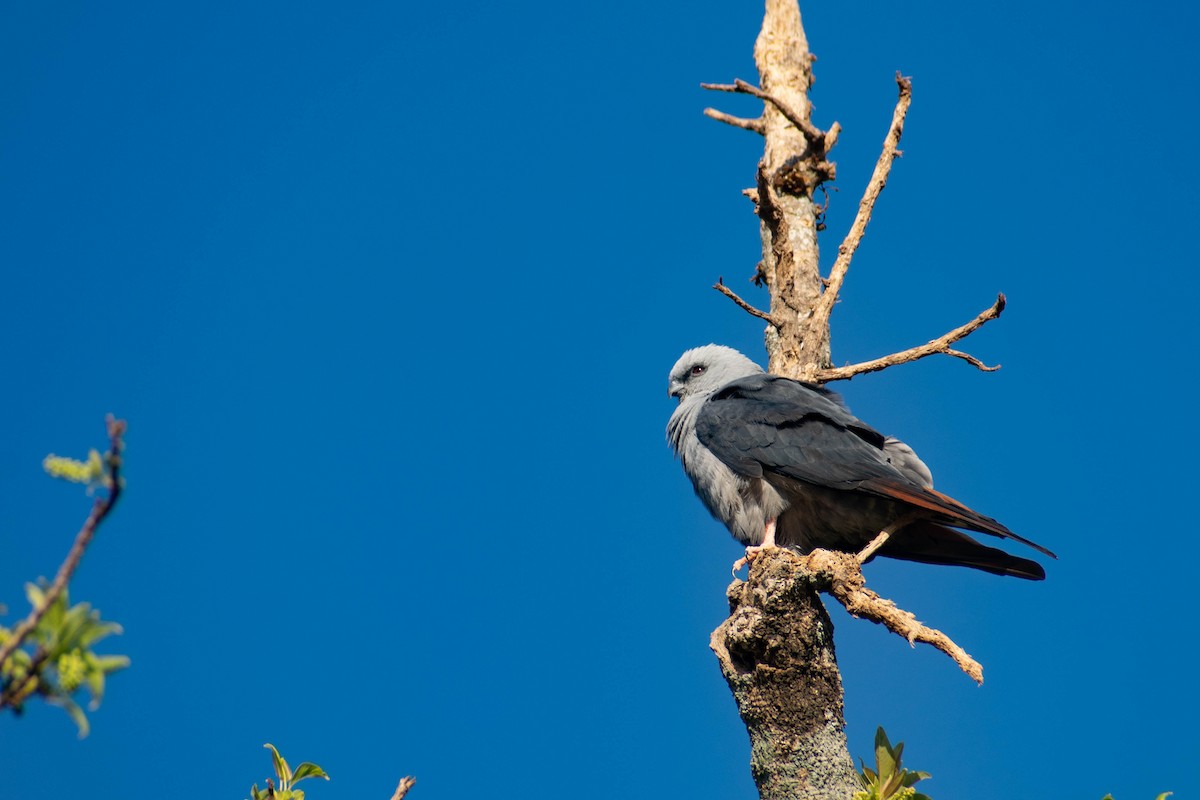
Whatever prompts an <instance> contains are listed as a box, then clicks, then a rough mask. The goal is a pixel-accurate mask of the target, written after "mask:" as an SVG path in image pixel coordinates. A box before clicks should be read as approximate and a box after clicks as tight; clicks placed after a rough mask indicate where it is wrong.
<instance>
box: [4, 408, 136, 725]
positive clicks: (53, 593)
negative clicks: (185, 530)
mask: <svg viewBox="0 0 1200 800" xmlns="http://www.w3.org/2000/svg"><path fill="white" fill-rule="evenodd" d="M106 422H107V424H108V438H109V448H108V453H107V454H106V455H105V461H106V462H107V464H108V476H109V479H110V480H111V482H112V485H111V486H109V487H108V491H107V492H106V495H107V496H106V497H98V498H96V502H95V503H93V504H92V512H91V513H90V514H89V515H88V518H87V519H86V520H85V521H84V523H83V527H82V528H80V529H79V533H77V534H76V535H75V543H74V544H72V545H71V550H70V552H68V553H67V558H66V560H65V561H63V563H62V566H60V567H59V568H58V574H57V575H55V577H54V583H52V584H50V588H49V589H47V590H46V593H45V598H44V602H43V603H42V604H41V605H39V606H38V607H37V608H34V609H33V610H32V611H30V612H29V616H27V617H25V619H23V620H21V622H20V623H19V624H18V625H17V627H15V628H14V629H13V631H12V636H11V637H9V640H8V641H7V642H5V643H4V644H3V645H2V646H0V664H3V663H4V662H5V661H7V660H8V658H9V657H10V656H12V654H13V653H15V652H16V651H17V648H19V647H20V646H21V645H22V643H24V641H25V639H26V638H28V637H29V634H31V633H33V631H34V629H35V628H37V626H38V623H39V622H41V621H42V617H44V616H45V615H46V612H47V611H49V610H50V607H51V606H53V605H54V604H55V603H56V602H57V601H58V598H59V595H61V594H62V593H63V591H64V590H66V588H67V584H69V583H70V582H71V577H72V576H73V575H74V574H75V570H76V568H78V567H79V562H80V561H81V560H82V559H83V554H84V552H85V551H86V550H87V548H88V545H89V544H91V542H92V538H93V537H94V536H95V535H96V530H97V529H98V528H99V527H100V523H101V522H103V521H104V518H105V517H107V516H108V514H109V512H111V511H112V510H113V506H115V505H116V504H117V499H118V498H119V497H120V496H121V450H122V449H124V442H123V441H122V437H123V436H124V435H125V420H119V419H115V418H114V417H113V416H112V414H109V415H108V419H107V420H106ZM35 660H36V659H35ZM37 666H39V665H38V664H37V663H34V664H32V665H31V666H30V669H29V671H28V673H27V676H26V680H28V679H29V677H30V676H33V675H35V674H36V673H37V670H36V667H37ZM12 688H13V687H8V689H9V690H11V689H12ZM17 688H18V689H20V688H23V686H22V687H17ZM4 696H5V698H11V697H16V696H19V692H13V691H5V694H4ZM2 706H3V703H0V707H2Z"/></svg>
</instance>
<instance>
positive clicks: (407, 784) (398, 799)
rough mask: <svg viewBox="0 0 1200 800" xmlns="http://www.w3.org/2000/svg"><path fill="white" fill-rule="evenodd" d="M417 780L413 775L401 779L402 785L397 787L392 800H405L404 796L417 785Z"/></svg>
mask: <svg viewBox="0 0 1200 800" xmlns="http://www.w3.org/2000/svg"><path fill="white" fill-rule="evenodd" d="M416 782H417V779H416V778H414V777H413V776H412V775H408V776H405V777H403V778H401V779H400V783H399V784H398V785H397V786H396V791H395V792H394V793H393V794H392V800H404V795H406V794H408V790H409V789H411V788H412V787H413V785H414V784H416Z"/></svg>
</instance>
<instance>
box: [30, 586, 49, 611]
mask: <svg viewBox="0 0 1200 800" xmlns="http://www.w3.org/2000/svg"><path fill="white" fill-rule="evenodd" d="M25 597H26V598H27V599H28V600H29V605H31V606H33V607H34V608H41V607H42V606H43V605H45V603H46V593H45V592H43V591H42V587H40V586H38V585H37V584H36V583H27V584H25Z"/></svg>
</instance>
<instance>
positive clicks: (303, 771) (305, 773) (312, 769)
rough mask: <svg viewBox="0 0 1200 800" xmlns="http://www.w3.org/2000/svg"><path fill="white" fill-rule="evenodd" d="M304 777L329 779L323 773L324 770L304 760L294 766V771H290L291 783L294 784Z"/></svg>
mask: <svg viewBox="0 0 1200 800" xmlns="http://www.w3.org/2000/svg"><path fill="white" fill-rule="evenodd" d="M305 778H324V779H325V780H329V776H328V775H326V774H325V770H323V769H321V768H320V767H318V766H317V765H316V764H314V763H312V762H311V761H305V762H304V763H303V764H301V765H300V766H298V767H296V771H295V772H293V773H292V784H293V785H295V784H297V783H299V782H300V781H302V780H304V779H305Z"/></svg>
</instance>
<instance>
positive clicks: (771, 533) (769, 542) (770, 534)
mask: <svg viewBox="0 0 1200 800" xmlns="http://www.w3.org/2000/svg"><path fill="white" fill-rule="evenodd" d="M775 546H776V545H775V520H773V519H769V520H767V524H766V526H765V527H764V529H763V540H762V544H759V545H750V546H749V547H747V548H746V555H744V556H743V557H741V558H739V559H738V560H737V561H735V562H733V574H734V575H735V576H736V575H737V571H738V570H739V569H741V568H742V567H744V566H746V565H747V564H749V563H750V562H751V561H753V560H754V559H756V558H758V554H759V553H761V552H762V551H763V550H769V549H772V548H774V547H775Z"/></svg>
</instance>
